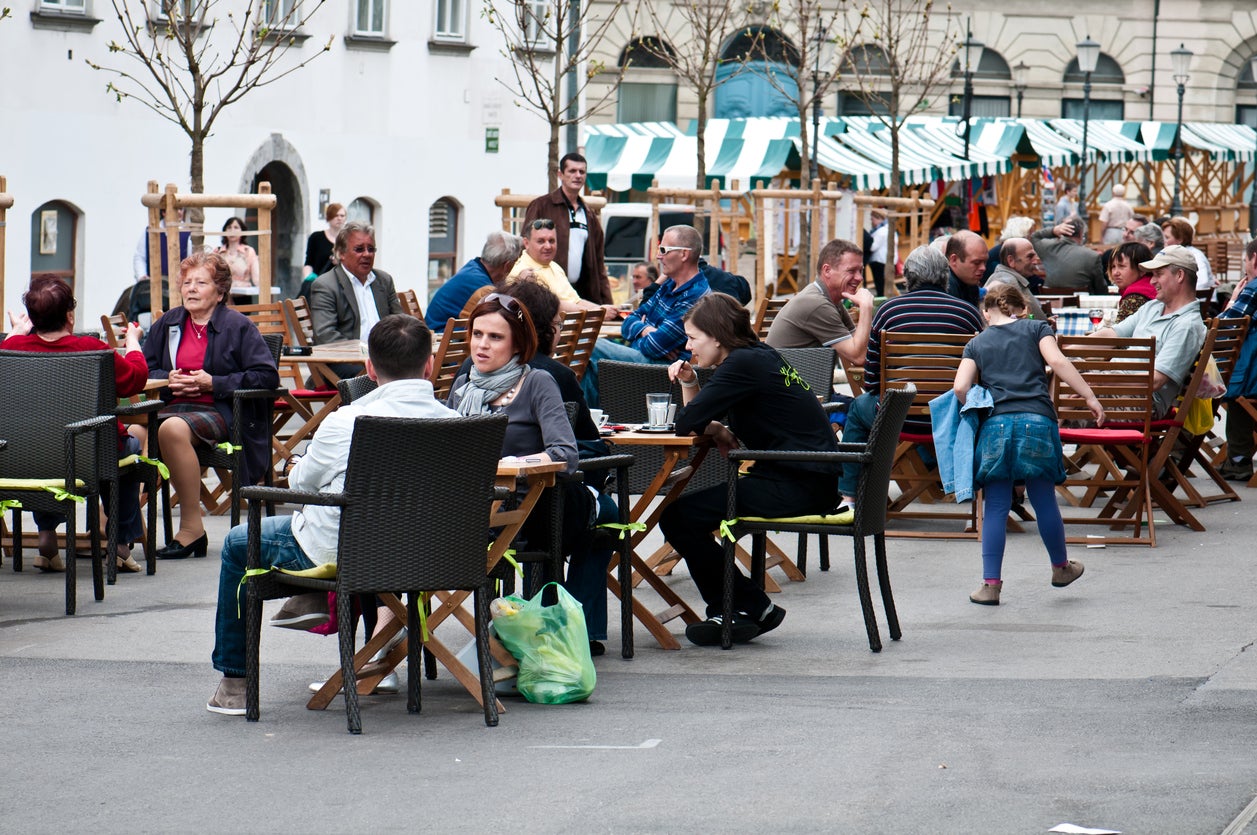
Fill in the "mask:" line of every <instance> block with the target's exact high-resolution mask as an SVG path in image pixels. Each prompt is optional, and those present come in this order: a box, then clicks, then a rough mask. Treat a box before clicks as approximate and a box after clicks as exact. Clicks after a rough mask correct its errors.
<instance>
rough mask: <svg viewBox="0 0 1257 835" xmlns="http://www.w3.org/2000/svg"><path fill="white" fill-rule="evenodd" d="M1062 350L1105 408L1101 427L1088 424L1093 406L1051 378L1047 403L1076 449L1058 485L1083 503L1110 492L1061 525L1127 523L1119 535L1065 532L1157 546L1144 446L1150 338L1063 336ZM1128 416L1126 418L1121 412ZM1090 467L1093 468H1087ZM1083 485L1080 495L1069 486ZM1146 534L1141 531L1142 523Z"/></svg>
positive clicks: (1087, 541) (1152, 358)
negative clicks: (1097, 505)
mask: <svg viewBox="0 0 1257 835" xmlns="http://www.w3.org/2000/svg"><path fill="white" fill-rule="evenodd" d="M1057 341H1058V343H1059V344H1060V347H1061V351H1062V352H1063V353H1064V354H1065V356H1066V357H1068V358H1069V359H1070V361H1071V362H1073V364H1074V368H1076V369H1077V370H1078V373H1079V374H1080V375H1082V378H1083V380H1084V381H1085V382H1086V383H1087V385H1088V386H1090V387H1091V391H1092V392H1093V393H1094V394H1095V396H1096V398H1097V399H1098V400H1099V401H1100V403H1101V405H1103V406H1104V410H1105V420H1106V422H1105V425H1104V426H1103V427H1094V426H1089V424H1091V423H1092V422H1093V421H1094V418H1093V417H1092V415H1091V410H1090V409H1088V408H1087V404H1086V402H1085V401H1084V400H1083V398H1082V396H1081V395H1080V394H1078V392H1076V391H1074V389H1072V388H1071V387H1070V386H1069V385H1068V384H1067V383H1065V382H1064V381H1063V380H1061V379H1060V378H1058V377H1054V378H1053V380H1052V401H1053V404H1054V405H1055V407H1056V414H1057V417H1058V419H1060V421H1061V422H1062V428H1061V430H1060V437H1061V443H1062V444H1063V445H1065V446H1074V447H1076V452H1075V455H1074V456H1073V458H1072V460H1071V461H1068V462H1067V464H1066V469H1067V471H1068V472H1067V476H1066V480H1065V482H1064V483H1063V484H1060V485H1057V490H1058V491H1060V492H1062V493H1063V494H1065V495H1066V496H1067V497H1068V498H1071V499H1073V501H1071V504H1076V505H1083V506H1089V505H1090V504H1091V500H1093V499H1094V498H1095V497H1097V496H1098V495H1099V494H1100V493H1101V492H1102V491H1105V490H1109V491H1112V495H1111V497H1110V498H1109V499H1108V501H1107V502H1106V503H1105V505H1104V506H1103V507H1102V508H1101V509H1100V511H1099V512H1098V514H1092V515H1088V514H1083V513H1062V521H1063V522H1064V523H1065V525H1066V526H1067V527H1068V526H1072V525H1092V526H1097V525H1099V526H1105V527H1108V528H1109V529H1110V531H1120V530H1121V529H1124V528H1130V534H1129V535H1127V536H1121V535H1117V534H1114V533H1111V532H1110V533H1106V534H1099V535H1094V534H1093V535H1088V536H1072V537H1071V536H1068V535H1067V536H1066V541H1067V542H1070V543H1074V544H1080V545H1148V546H1154V545H1156V529H1155V527H1154V526H1153V522H1152V491H1151V490H1150V489H1149V487H1148V482H1149V478H1148V472H1149V468H1148V459H1149V448H1150V446H1151V445H1152V441H1153V436H1152V412H1153V408H1154V407H1153V400H1152V391H1153V388H1152V378H1153V371H1154V367H1155V362H1156V350H1155V343H1156V340H1155V339H1153V338H1152V337H1147V338H1138V339H1136V338H1129V339H1123V338H1120V337H1093V336H1061V337H1058V338H1057ZM1127 416H1129V419H1128V420H1123V418H1125V417H1127ZM1090 467H1094V469H1093V470H1092V469H1089V468H1090ZM1080 489H1081V490H1083V491H1084V493H1085V494H1086V496H1087V497H1088V498H1086V499H1084V500H1082V501H1079V500H1078V499H1077V497H1076V494H1074V493H1071V491H1072V490H1080ZM1145 525H1146V526H1147V533H1144V526H1145Z"/></svg>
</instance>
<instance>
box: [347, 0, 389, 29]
mask: <svg viewBox="0 0 1257 835" xmlns="http://www.w3.org/2000/svg"><path fill="white" fill-rule="evenodd" d="M386 2H387V0H357V3H356V5H357V9H356V11H355V14H354V34H355V35H365V36H367V37H370V38H382V37H384V6H385V3H386Z"/></svg>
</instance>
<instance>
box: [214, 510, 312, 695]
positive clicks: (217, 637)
mask: <svg viewBox="0 0 1257 835" xmlns="http://www.w3.org/2000/svg"><path fill="white" fill-rule="evenodd" d="M248 549H249V526H248V525H236V526H235V527H234V528H232V529H231V531H230V532H228V534H227V538H226V539H224V540H223V554H222V567H221V568H220V569H219V573H218V615H217V617H216V619H215V622H214V656H213V659H214V669H215V670H218V671H219V672H221V673H222V674H223V675H227V676H243V675H244V598H245V590H244V589H243V588H241V586H240V580H241V579H243V577H244V572H245V566H246V565H247V562H248ZM260 562H261V566H262V567H263V568H286V569H288V570H289V571H302V570H304V569H307V568H314V563H313V562H312V561H311V560H310V558H309V557H307V556H306V554H305V551H302V550H301V546H300V545H298V544H297V540H296V538H294V537H293V535H292V517H291V516H264V517H262V556H261V560H260Z"/></svg>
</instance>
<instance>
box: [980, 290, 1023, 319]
mask: <svg viewBox="0 0 1257 835" xmlns="http://www.w3.org/2000/svg"><path fill="white" fill-rule="evenodd" d="M982 307H984V308H985V309H987V310H991V309H993V308H998V309H999V312H1000V313H1003V314H1004V315H1005V316H1007V317H1009V318H1010V319H1011V318H1014V317H1016V316H1019V315H1021V314H1023V313H1025V312H1026V297H1025V296H1023V295H1021V291H1020V290H1018V289H1017V288H1016V287H1014V286H1013V285H1011V284H1004V283H1002V282H998V281H997V282H994V283H992V284H991V285H990V286H989V287H987V288H986V295H985V296H983V297H982Z"/></svg>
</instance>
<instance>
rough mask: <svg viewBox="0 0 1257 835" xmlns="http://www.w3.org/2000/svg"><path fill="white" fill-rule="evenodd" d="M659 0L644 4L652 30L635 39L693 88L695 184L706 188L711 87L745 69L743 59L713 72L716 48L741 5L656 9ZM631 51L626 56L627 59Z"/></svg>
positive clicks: (688, 1)
mask: <svg viewBox="0 0 1257 835" xmlns="http://www.w3.org/2000/svg"><path fill="white" fill-rule="evenodd" d="M657 2H658V0H646V1H645V3H644V4H643V8H645V11H646V17H647V19H648V20H649V21H650V24H651V27H652V29H653V30H654V32H655V33H657V34H655V35H648V36H646V37H641V38H638V39H637V41H636V44H637V45H638V46H640V48H641V50H642V51H643V52H645V53H647V54H648V55H649V56H651V57H652V58H654V59H656V60H658V61H661V62H663V63H664V64H665V65H667V67H668V68H669V69H671V70H672V71H673V72H674V73H676V76H677V78H678V79H680V81H681V82H683V83H684V84H685V85H686V86H688V87H689V88H690V89H691V90H693V91H694V96H695V98H696V99H697V100H698V122H697V140H698V160H697V162H698V167H697V169H698V170H697V175H696V177H695V184H694V185H695V188H700V189H702V188H706V187H707V106H708V102H709V101H710V100H711V97H712V95H713V94H714V93H715V91H716V88H718V87H720V86H721V85H723V84H725V83H727V82H728V81H731V80H732V79H733V78H735V77H736V76H737V75H739V74H740V73H742V72H743V71H745V69H746V60H745V57H743V58H742V59H740V60H736V61H731V62H726V63H733V64H734V68H733V71H732V72H730V73H728V74H726V75H724V76H721V77H717V73H716V71H717V70H718V69H719V68H720V66H721V63H722V62H721V60H720V49H721V47H722V46H723V45H724V44H725V42H726V41H728V40H729V38H730V37H731V36H732V35H733V34H734V33H735V32H736V31H737V30H738V29H739V28H740V26H739V22H738V21H739V19H740V18H742V17H743V16H744V14H745V9H744V7H742V6H740V5H736V4H734V3H731V2H725V0H677V2H668V4H667V8H666V10H665V11H664V12H663V13H661V12H660V9H659V7H658V5H657ZM669 32H678V33H680V32H684V33H687V34H688V36H689V37H688V39H687V40H684V41H676V42H674V41H671V40H668V39H666V38H665V37H664V34H665V33H669ZM632 59H633V57H632V54H631V53H630V55H629V61H630V62H632Z"/></svg>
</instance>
